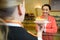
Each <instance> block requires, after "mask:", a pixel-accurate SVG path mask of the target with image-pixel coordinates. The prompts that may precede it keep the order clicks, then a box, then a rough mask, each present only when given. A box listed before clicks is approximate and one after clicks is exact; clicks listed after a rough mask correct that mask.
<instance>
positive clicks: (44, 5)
mask: <svg viewBox="0 0 60 40" xmlns="http://www.w3.org/2000/svg"><path fill="white" fill-rule="evenodd" d="M44 6H48V7H49V10H51V6H50V5H49V4H44V5H43V6H42V9H43V7H44Z"/></svg>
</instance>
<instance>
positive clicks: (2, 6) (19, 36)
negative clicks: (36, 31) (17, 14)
mask: <svg viewBox="0 0 60 40" xmlns="http://www.w3.org/2000/svg"><path fill="white" fill-rule="evenodd" d="M20 1H21V0H8V1H7V0H0V18H1V19H3V20H4V21H5V22H6V25H7V26H8V28H9V32H8V36H7V40H37V38H36V37H34V36H32V35H31V34H29V33H28V32H27V30H25V29H24V28H23V26H22V24H21V22H20V20H15V19H14V17H13V16H12V14H13V12H14V11H15V8H16V7H17V6H18V5H19V4H20Z"/></svg>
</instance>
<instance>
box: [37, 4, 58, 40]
mask: <svg viewBox="0 0 60 40" xmlns="http://www.w3.org/2000/svg"><path fill="white" fill-rule="evenodd" d="M50 12H51V7H50V5H49V4H44V5H43V6H42V16H40V18H42V19H46V20H48V21H49V23H47V25H46V27H45V26H42V27H44V29H43V36H42V39H43V40H53V34H55V33H56V32H57V24H56V21H55V18H54V17H53V16H51V15H50ZM38 26H39V25H37V26H36V28H37V31H38V29H39V27H38ZM44 33H45V35H44Z"/></svg>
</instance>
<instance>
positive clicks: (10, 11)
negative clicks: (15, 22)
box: [0, 6, 16, 19]
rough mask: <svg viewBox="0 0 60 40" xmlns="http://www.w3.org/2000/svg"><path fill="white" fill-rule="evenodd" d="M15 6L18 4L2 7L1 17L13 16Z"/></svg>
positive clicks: (0, 10)
mask: <svg viewBox="0 0 60 40" xmlns="http://www.w3.org/2000/svg"><path fill="white" fill-rule="evenodd" d="M15 8H16V6H14V7H9V8H2V9H0V18H2V19H6V17H11V16H12V14H13V12H14V10H15Z"/></svg>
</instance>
